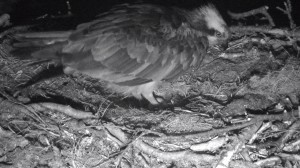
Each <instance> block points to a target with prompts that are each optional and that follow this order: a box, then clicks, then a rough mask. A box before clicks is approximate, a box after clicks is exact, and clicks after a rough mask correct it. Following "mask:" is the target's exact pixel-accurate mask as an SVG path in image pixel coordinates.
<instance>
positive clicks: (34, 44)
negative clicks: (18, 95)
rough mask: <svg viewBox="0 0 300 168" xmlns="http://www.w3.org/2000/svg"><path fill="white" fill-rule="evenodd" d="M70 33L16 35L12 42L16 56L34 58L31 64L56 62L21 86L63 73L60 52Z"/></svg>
mask: <svg viewBox="0 0 300 168" xmlns="http://www.w3.org/2000/svg"><path fill="white" fill-rule="evenodd" d="M70 34H71V32H70V31H65V32H38V33H19V34H16V35H15V41H14V42H13V44H12V46H13V50H12V52H11V53H12V54H13V55H14V56H15V57H18V58H19V59H30V60H32V61H33V62H32V63H31V64H29V65H35V64H40V63H44V62H48V61H51V62H54V64H49V65H48V67H47V69H44V70H42V71H41V72H40V73H38V74H36V75H34V76H33V77H32V78H31V79H30V80H29V81H27V82H26V83H25V84H22V85H20V86H19V87H20V88H26V87H28V86H30V85H32V84H34V83H37V82H39V81H42V80H44V79H49V78H52V77H56V76H59V75H61V74H63V65H62V64H61V54H60V52H61V51H62V48H63V46H64V45H65V44H66V43H67V41H68V38H69V36H70ZM49 68H50V69H49Z"/></svg>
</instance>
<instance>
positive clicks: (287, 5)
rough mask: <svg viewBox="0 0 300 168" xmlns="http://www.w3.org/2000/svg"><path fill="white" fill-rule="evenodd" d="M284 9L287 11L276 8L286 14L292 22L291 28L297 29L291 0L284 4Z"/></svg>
mask: <svg viewBox="0 0 300 168" xmlns="http://www.w3.org/2000/svg"><path fill="white" fill-rule="evenodd" d="M284 7H285V9H282V8H280V7H279V6H277V7H276V9H278V10H280V11H282V12H283V13H284V14H286V15H287V16H288V18H289V21H290V28H291V29H294V28H295V27H296V24H295V22H294V20H293V17H292V3H291V1H290V0H287V1H286V2H284Z"/></svg>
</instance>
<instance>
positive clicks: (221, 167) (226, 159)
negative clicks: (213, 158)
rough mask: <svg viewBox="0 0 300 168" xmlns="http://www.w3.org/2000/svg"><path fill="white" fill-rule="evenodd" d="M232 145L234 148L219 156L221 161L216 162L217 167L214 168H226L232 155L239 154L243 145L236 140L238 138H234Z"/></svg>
mask: <svg viewBox="0 0 300 168" xmlns="http://www.w3.org/2000/svg"><path fill="white" fill-rule="evenodd" d="M233 144H234V146H233V147H232V148H231V149H230V150H228V151H227V152H225V153H223V154H222V155H221V159H220V161H219V162H218V165H217V166H216V168H228V167H229V163H230V161H231V159H232V158H233V156H234V154H236V153H237V152H239V151H240V150H241V148H242V146H243V145H244V143H243V141H240V140H238V138H235V140H234V143H233Z"/></svg>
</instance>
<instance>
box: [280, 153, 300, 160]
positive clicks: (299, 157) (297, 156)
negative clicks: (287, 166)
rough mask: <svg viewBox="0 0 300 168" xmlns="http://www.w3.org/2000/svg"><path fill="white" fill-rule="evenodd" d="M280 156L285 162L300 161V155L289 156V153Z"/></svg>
mask: <svg viewBox="0 0 300 168" xmlns="http://www.w3.org/2000/svg"><path fill="white" fill-rule="evenodd" d="M278 156H280V157H281V158H283V159H285V160H291V161H298V162H299V161H300V155H297V154H287V153H279V154H278Z"/></svg>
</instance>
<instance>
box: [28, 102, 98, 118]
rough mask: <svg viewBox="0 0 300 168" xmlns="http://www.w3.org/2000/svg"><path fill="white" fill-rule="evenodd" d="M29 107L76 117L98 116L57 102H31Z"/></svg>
mask: <svg viewBox="0 0 300 168" xmlns="http://www.w3.org/2000/svg"><path fill="white" fill-rule="evenodd" d="M27 106H28V107H31V108H33V109H34V110H37V111H44V110H46V109H49V110H53V111H57V112H61V113H64V114H65V115H67V116H70V117H73V118H76V119H88V118H97V117H96V116H94V115H93V113H92V112H85V111H81V110H77V109H74V108H72V107H70V106H65V105H60V104H55V103H35V104H29V105H27Z"/></svg>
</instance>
